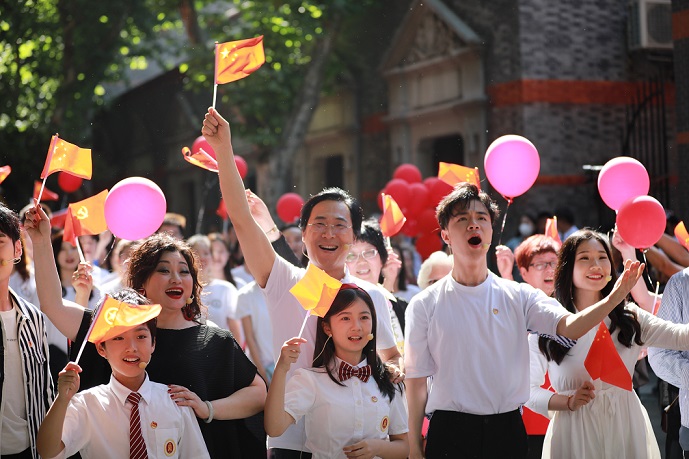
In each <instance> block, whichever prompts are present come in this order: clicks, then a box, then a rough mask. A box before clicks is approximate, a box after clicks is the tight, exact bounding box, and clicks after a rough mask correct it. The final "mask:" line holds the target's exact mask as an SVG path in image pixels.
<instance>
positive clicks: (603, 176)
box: [598, 156, 651, 210]
mask: <svg viewBox="0 0 689 459" xmlns="http://www.w3.org/2000/svg"><path fill="white" fill-rule="evenodd" d="M650 188H651V180H650V178H649V177H648V172H647V171H646V168H645V167H644V165H643V164H641V163H640V162H639V161H637V160H636V159H634V158H630V157H628V156H619V157H617V158H613V159H611V160H610V161H608V162H607V163H605V165H604V166H603V168H602V169H601V170H600V174H599V175H598V193H600V197H601V198H603V202H605V204H606V205H607V206H608V207H610V208H611V209H613V210H619V209H620V207H621V206H622V204H624V203H625V202H626V201H628V200H629V199H632V198H636V197H637V196H644V195H647V194H648V190H649V189H650Z"/></svg>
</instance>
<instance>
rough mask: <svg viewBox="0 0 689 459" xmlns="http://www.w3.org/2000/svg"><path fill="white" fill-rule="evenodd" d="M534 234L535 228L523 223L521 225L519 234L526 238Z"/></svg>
mask: <svg viewBox="0 0 689 459" xmlns="http://www.w3.org/2000/svg"><path fill="white" fill-rule="evenodd" d="M533 232H534V227H533V225H532V224H530V223H522V224H520V225H519V234H521V235H522V236H524V237H528V236H531V235H532V234H533Z"/></svg>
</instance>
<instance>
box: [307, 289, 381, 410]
mask: <svg viewBox="0 0 689 459" xmlns="http://www.w3.org/2000/svg"><path fill="white" fill-rule="evenodd" d="M357 299H359V300H362V301H363V302H364V303H366V305H367V306H368V309H369V311H370V312H371V322H372V323H371V325H372V328H371V333H373V339H372V340H370V341H369V342H368V343H367V344H366V346H364V349H363V350H362V354H363V355H364V356H365V357H366V361H367V362H368V364H369V365H371V375H372V376H373V379H374V380H375V381H376V384H377V385H378V389H380V391H381V393H383V394H384V395H386V396H387V397H388V398H389V399H390V400H391V401H392V399H393V398H394V397H395V386H394V384H393V383H392V381H390V376H391V372H390V370H389V369H388V367H387V366H386V365H385V364H383V362H382V361H381V360H380V357H378V353H377V351H376V331H377V319H376V308H375V307H374V306H373V300H371V297H370V296H369V295H368V293H366V291H365V290H363V289H362V288H360V287H357V286H356V285H354V284H343V285H342V287H341V288H340V291H339V292H338V293H337V295H336V296H335V299H334V300H333V304H332V305H331V306H330V309H329V310H328V312H327V313H326V314H325V317H319V318H318V326H317V329H316V343H315V349H314V359H313V366H314V367H316V368H324V369H325V370H326V371H327V372H328V376H330V379H332V380H333V382H335V384H337V385H339V386H344V384H342V383H341V382H340V381H339V380H338V378H337V376H336V374H335V373H336V371H337V370H336V369H335V368H334V362H335V344H334V343H333V340H332V339H331V338H330V337H329V336H328V335H326V334H325V330H324V329H323V324H324V323H327V324H330V319H331V318H332V317H333V316H334V315H336V314H339V313H340V312H342V311H344V310H345V309H347V308H348V307H349V306H350V305H351V304H352V303H353V302H354V301H355V300H357Z"/></svg>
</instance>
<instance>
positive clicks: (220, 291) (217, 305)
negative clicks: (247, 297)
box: [201, 279, 238, 330]
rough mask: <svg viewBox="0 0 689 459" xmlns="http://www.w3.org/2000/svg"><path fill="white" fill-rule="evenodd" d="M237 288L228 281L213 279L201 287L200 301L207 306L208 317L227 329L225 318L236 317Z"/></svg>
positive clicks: (232, 318)
mask: <svg viewBox="0 0 689 459" xmlns="http://www.w3.org/2000/svg"><path fill="white" fill-rule="evenodd" d="M237 297H238V293H237V288H236V287H235V286H234V285H232V284H231V283H230V282H227V281H224V280H221V279H213V280H211V281H210V282H209V283H208V284H207V285H205V286H204V287H203V290H202V291H201V301H202V302H203V304H204V305H206V306H207V307H208V319H209V320H211V321H212V322H214V323H215V324H217V325H218V327H220V328H223V329H225V330H229V328H228V326H227V320H228V319H230V320H234V319H235V318H236V317H237Z"/></svg>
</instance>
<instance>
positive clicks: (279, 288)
mask: <svg viewBox="0 0 689 459" xmlns="http://www.w3.org/2000/svg"><path fill="white" fill-rule="evenodd" d="M305 273H306V269H304V268H298V267H296V266H294V265H292V264H291V263H289V262H288V261H286V260H285V259H284V258H282V257H280V256H276V257H275V262H274V263H273V268H272V269H271V271H270V276H269V277H268V282H266V286H265V288H264V289H263V292H264V293H265V295H266V304H267V305H268V313H269V314H270V320H271V322H272V324H273V357H274V359H275V361H277V358H278V357H279V356H280V349H281V348H282V345H283V344H284V343H285V341H287V340H288V339H290V338H292V337H294V336H297V335H298V334H299V329H300V328H301V325H302V323H303V322H304V318H305V317H306V314H307V312H306V311H305V310H304V308H302V306H301V304H300V303H299V301H297V299H296V298H295V297H294V295H292V294H291V293H290V292H289V290H290V289H291V288H292V287H293V286H294V284H296V283H297V282H298V281H299V280H300V279H301V278H302V277H304V274H305ZM340 280H341V281H342V282H344V283H353V284H356V285H358V286H359V287H361V288H362V289H364V290H366V292H368V294H369V295H370V296H371V299H372V300H373V305H374V306H375V308H376V316H377V324H376V331H377V335H378V336H376V345H377V347H378V349H389V348H391V347H395V337H394V335H393V333H392V325H391V321H390V310H389V306H388V301H387V299H386V298H385V296H384V294H383V293H382V292H381V291H380V290H378V287H376V286H375V285H373V284H371V283H369V282H366V281H363V280H361V279H357V278H355V277H353V276H351V275H350V274H349V270H347V268H346V267H345V276H344V278H343V279H340ZM316 323H317V318H316V317H309V319H308V321H307V323H306V327H305V328H304V332H303V334H302V337H303V338H306V343H304V344H303V345H302V346H301V353H300V354H299V358H298V359H297V361H296V362H295V363H294V364H292V367H291V368H290V371H289V373H288V374H287V378H288V380H289V378H291V376H292V374H294V372H295V371H296V370H297V369H299V368H310V367H311V366H312V361H313V351H314V343H315V341H316ZM527 390H528V388H527ZM304 439H305V436H304V431H303V424H301V423H299V424H296V425H293V426H290V427H289V428H288V429H287V431H286V432H285V433H284V434H282V435H281V436H280V437H277V438H273V437H271V438H269V440H268V443H269V446H270V447H275V448H285V449H292V450H297V451H299V450H303V449H304Z"/></svg>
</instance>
